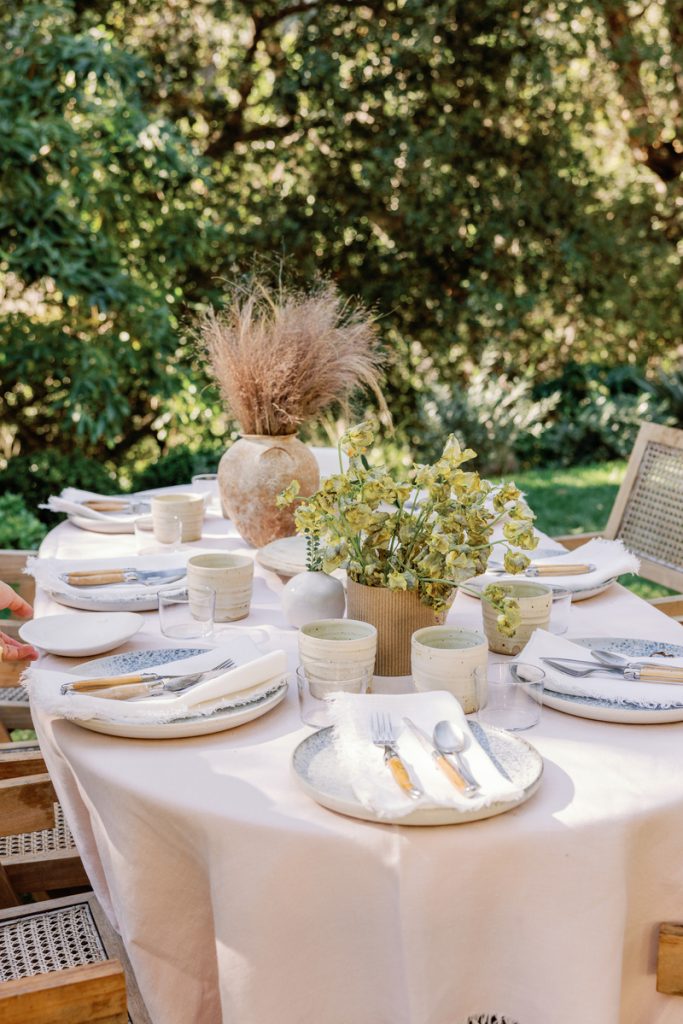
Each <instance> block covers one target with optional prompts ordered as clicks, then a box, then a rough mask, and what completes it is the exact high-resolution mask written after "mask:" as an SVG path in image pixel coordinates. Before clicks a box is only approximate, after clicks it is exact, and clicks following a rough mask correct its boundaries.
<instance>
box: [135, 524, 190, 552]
mask: <svg viewBox="0 0 683 1024" xmlns="http://www.w3.org/2000/svg"><path fill="white" fill-rule="evenodd" d="M133 529H134V531H135V544H136V547H137V552H138V554H139V555H163V554H164V553H165V552H167V551H178V550H179V548H180V541H181V537H182V532H183V524H182V520H181V518H180V516H172V517H169V520H168V524H167V526H166V530H165V532H164V534H163V540H162V539H160V538H159V537H158V536H157V534H155V532H154V522H153V520H152V517H151V516H140V517H139V518H138V519H136V520H135V525H134V527H133Z"/></svg>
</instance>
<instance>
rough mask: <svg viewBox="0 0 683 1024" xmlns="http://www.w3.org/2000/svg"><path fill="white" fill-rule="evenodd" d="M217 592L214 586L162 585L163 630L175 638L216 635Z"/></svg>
mask: <svg viewBox="0 0 683 1024" xmlns="http://www.w3.org/2000/svg"><path fill="white" fill-rule="evenodd" d="M215 606H216V594H215V591H213V590H212V589H211V588H210V587H200V586H193V587H190V588H188V587H182V586H181V587H178V586H174V587H162V588H161V589H160V590H159V622H160V625H161V632H162V633H163V634H164V636H167V637H170V638H171V639H172V640H208V639H210V638H211V637H212V636H213V618H214V611H215Z"/></svg>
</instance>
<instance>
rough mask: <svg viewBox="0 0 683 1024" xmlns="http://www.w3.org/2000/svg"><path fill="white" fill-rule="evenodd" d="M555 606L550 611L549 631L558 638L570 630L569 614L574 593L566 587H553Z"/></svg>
mask: <svg viewBox="0 0 683 1024" xmlns="http://www.w3.org/2000/svg"><path fill="white" fill-rule="evenodd" d="M551 590H552V592H553V606H552V608H551V609H550V623H549V625H548V629H549V630H550V632H551V633H555V634H557V635H558V636H559V635H560V634H562V633H566V632H567V630H568V629H569V613H570V609H571V606H572V592H571V590H565V589H564V587H551Z"/></svg>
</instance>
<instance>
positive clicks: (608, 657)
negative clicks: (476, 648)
mask: <svg viewBox="0 0 683 1024" xmlns="http://www.w3.org/2000/svg"><path fill="white" fill-rule="evenodd" d="M520 660H522V661H524V662H525V664H531V665H537V666H538V667H539V668H542V669H544V671H545V673H546V684H545V685H546V689H547V690H552V691H555V692H557V693H564V694H569V695H570V696H577V697H591V698H594V699H597V700H606V701H609V702H611V703H613V704H615V705H629V704H637V705H638V706H639V707H644V708H647V707H652V708H674V707H683V685H681V684H683V658H669V657H667V658H666V659H665V660H664V659H657V658H647V659H624V661H623V663H620V661H619V656H615V655H614V654H612V653H610V652H609V651H602V650H598V651H591V650H589V649H588V648H586V647H584V646H583V645H581V644H576V643H573V642H572V641H571V640H567V639H565V638H564V637H559V636H557V635H555V634H553V633H548V632H546V631H545V630H543V629H537V630H536V631H535V632H534V633H533V634H532V636H531V639H530V640H529V642H528V644H527V645H526V647H525V648H524V650H523V652H522V653H521V655H520ZM606 661H607V662H608V664H606V663H605V662H606Z"/></svg>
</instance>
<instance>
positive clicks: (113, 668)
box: [70, 647, 287, 740]
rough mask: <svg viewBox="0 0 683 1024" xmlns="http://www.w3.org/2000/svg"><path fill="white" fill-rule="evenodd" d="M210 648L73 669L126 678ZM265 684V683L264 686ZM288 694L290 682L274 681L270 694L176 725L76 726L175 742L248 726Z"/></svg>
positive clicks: (131, 656)
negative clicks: (129, 674) (125, 674)
mask: <svg viewBox="0 0 683 1024" xmlns="http://www.w3.org/2000/svg"><path fill="white" fill-rule="evenodd" d="M208 649H209V648H206V647H189V648H188V647H181V648H163V649H162V650H147V651H128V652H126V653H124V654H114V655H112V656H111V657H109V658H96V659H95V660H94V661H87V662H84V663H83V664H82V665H77V666H76V667H75V668H74V669H71V670H70V671H71V673H72V674H73V675H76V676H83V677H87V676H90V675H102V674H105V673H111V674H113V675H119V674H120V675H123V674H124V673H126V672H137V671H139V672H142V671H144V670H145V669H146V668H150V667H151V666H152V665H161V664H169V663H171V662H178V661H180V660H182V659H184V658H193V657H194V656H195V655H197V654H203V653H204V652H205V651H206V650H208ZM264 685H265V684H264ZM286 694H287V679H286V678H283V679H282V680H273V683H272V686H269V687H268V690H267V692H266V693H262V694H261V695H259V696H256V697H254V698H251V699H244V698H242V699H239V700H237V701H235V706H234V707H231V708H225V709H222V710H220V711H215V712H214V713H213V714H212V715H195V716H190V715H188V717H187V718H181V719H178V720H177V721H175V722H163V723H158V722H117V721H114V720H112V721H106V722H105V721H102V720H101V719H95V718H91V719H72V720H71V721H73V724H74V725H80V726H82V727H83V728H84V729H89V730H90V731H91V732H99V733H104V734H106V735H108V736H120V737H123V738H126V739H138V740H175V739H185V738H187V737H191V736H208V735H210V734H211V733H215V732H225V731H226V730H227V729H235V728H236V727H237V726H238V725H244V724H246V723H247V722H251V721H253V720H254V719H256V718H260V717H261V716H262V715H265V714H267V713H268V712H269V711H272V709H273V708H275V707H277V705H278V704H280V703H282V701H283V700H284V699H285V696H286Z"/></svg>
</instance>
